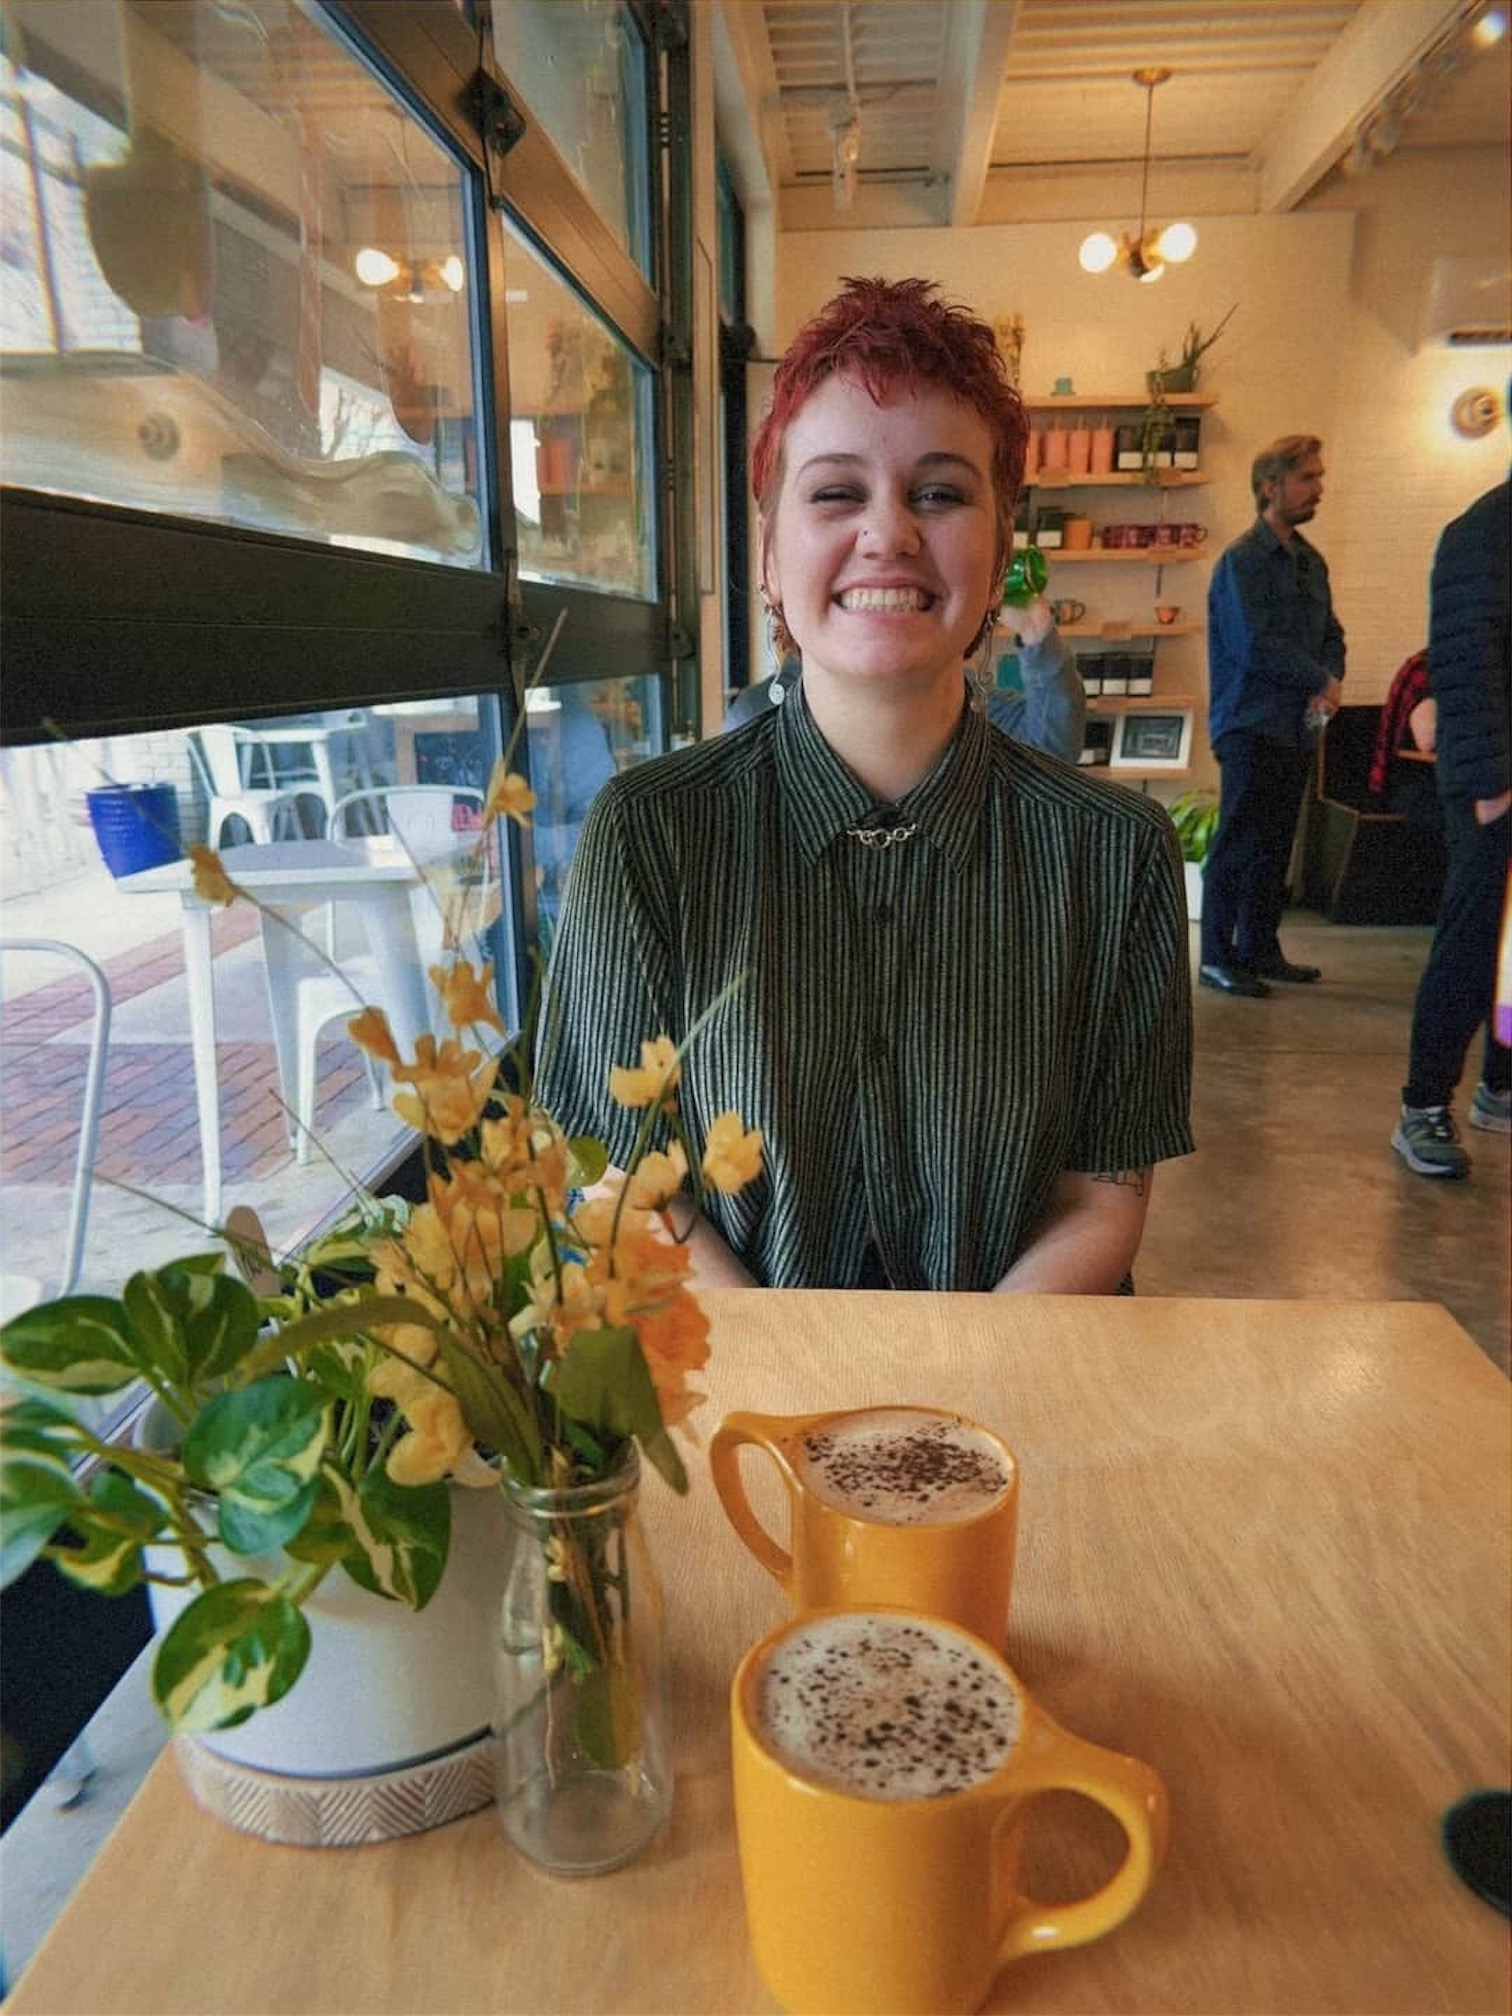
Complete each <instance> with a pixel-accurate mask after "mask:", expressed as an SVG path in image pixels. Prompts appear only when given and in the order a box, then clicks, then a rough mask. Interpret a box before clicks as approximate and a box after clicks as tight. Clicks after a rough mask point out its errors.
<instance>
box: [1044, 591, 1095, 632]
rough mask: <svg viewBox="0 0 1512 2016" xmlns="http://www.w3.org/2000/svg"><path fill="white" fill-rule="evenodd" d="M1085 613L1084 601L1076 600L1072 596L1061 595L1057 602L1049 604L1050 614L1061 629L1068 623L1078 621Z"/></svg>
mask: <svg viewBox="0 0 1512 2016" xmlns="http://www.w3.org/2000/svg"><path fill="white" fill-rule="evenodd" d="M1086 613H1087V605H1086V603H1085V602H1078V601H1076V599H1075V598H1074V597H1073V596H1062V597H1061V599H1060V600H1059V601H1058V602H1052V603H1051V604H1050V614H1051V615H1052V616H1053V617H1054V618H1055V620H1056V622H1057V623H1058V624H1059V625H1060V626H1061V628H1062V629H1064V628H1065V627H1066V625H1067V624H1068V623H1080V621H1081V619H1082V618H1083V616H1085V615H1086Z"/></svg>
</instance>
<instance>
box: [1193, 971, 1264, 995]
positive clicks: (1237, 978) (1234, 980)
mask: <svg viewBox="0 0 1512 2016" xmlns="http://www.w3.org/2000/svg"><path fill="white" fill-rule="evenodd" d="M1197 984H1198V985H1199V986H1200V987H1216V988H1217V990H1218V992H1219V993H1220V994H1244V995H1247V996H1248V997H1249V998H1250V999H1251V1000H1254V1001H1263V1000H1264V999H1265V997H1266V996H1267V995H1268V994H1269V993H1270V991H1271V990H1270V989H1269V987H1267V986H1266V984H1265V982H1264V981H1263V980H1257V979H1256V978H1255V976H1254V974H1253V973H1246V972H1245V970H1244V968H1243V967H1242V966H1199V967H1198V968H1197Z"/></svg>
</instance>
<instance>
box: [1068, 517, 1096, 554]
mask: <svg viewBox="0 0 1512 2016" xmlns="http://www.w3.org/2000/svg"><path fill="white" fill-rule="evenodd" d="M1061 541H1062V544H1063V545H1064V546H1065V549H1066V551H1067V552H1068V553H1085V552H1086V551H1087V550H1088V548H1089V547H1090V546H1091V544H1092V520H1091V519H1090V518H1083V517H1082V516H1081V515H1080V514H1079V513H1076V512H1073V513H1071V514H1070V515H1069V516H1068V517H1067V519H1066V522H1065V525H1064V527H1063V528H1062V531H1061Z"/></svg>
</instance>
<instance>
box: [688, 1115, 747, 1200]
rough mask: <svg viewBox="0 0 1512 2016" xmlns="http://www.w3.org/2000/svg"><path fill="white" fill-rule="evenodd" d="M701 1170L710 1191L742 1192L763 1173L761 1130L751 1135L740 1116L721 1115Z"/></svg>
mask: <svg viewBox="0 0 1512 2016" xmlns="http://www.w3.org/2000/svg"><path fill="white" fill-rule="evenodd" d="M702 1167H703V1179H704V1181H705V1183H707V1184H708V1186H709V1188H710V1189H711V1190H722V1191H724V1192H725V1193H726V1195H728V1194H730V1193H732V1192H733V1191H736V1190H739V1189H742V1188H743V1187H744V1186H745V1185H746V1184H747V1183H749V1182H751V1181H752V1179H753V1178H754V1177H756V1176H759V1175H760V1173H761V1129H760V1128H759V1127H753V1128H752V1129H751V1131H750V1133H749V1134H748V1133H746V1131H745V1128H744V1126H743V1124H742V1122H741V1118H740V1115H739V1114H738V1113H721V1114H720V1115H719V1118H718V1119H717V1120H716V1121H715V1122H714V1124H713V1126H712V1127H711V1128H710V1129H709V1138H708V1139H707V1141H705V1143H704V1152H703V1164H702Z"/></svg>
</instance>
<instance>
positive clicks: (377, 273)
mask: <svg viewBox="0 0 1512 2016" xmlns="http://www.w3.org/2000/svg"><path fill="white" fill-rule="evenodd" d="M352 268H353V270H354V272H355V273H356V275H357V278H358V279H359V280H360V281H361V282H362V284H363V286H364V287H387V285H388V284H389V282H390V280H397V279H398V277H399V261H398V260H397V259H391V258H390V257H389V255H388V254H387V252H380V251H379V250H378V247H377V246H376V245H364V246H363V248H362V250H361V251H360V252H359V253H358V254H357V257H356V258H355V259H354V260H353V261H352Z"/></svg>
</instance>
